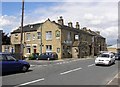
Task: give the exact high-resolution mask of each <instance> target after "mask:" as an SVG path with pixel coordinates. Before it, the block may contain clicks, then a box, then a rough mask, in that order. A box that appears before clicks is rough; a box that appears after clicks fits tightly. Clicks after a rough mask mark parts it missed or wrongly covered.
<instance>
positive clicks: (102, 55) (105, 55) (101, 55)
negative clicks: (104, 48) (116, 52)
mask: <svg viewBox="0 0 120 87" xmlns="http://www.w3.org/2000/svg"><path fill="white" fill-rule="evenodd" d="M99 57H107V58H109V54H100V56H99Z"/></svg>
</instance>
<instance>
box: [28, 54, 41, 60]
mask: <svg viewBox="0 0 120 87" xmlns="http://www.w3.org/2000/svg"><path fill="white" fill-rule="evenodd" d="M38 57H39V53H32V54H31V55H30V56H29V60H36V59H37V58H38Z"/></svg>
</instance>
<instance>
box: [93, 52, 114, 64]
mask: <svg viewBox="0 0 120 87" xmlns="http://www.w3.org/2000/svg"><path fill="white" fill-rule="evenodd" d="M113 63H115V56H114V54H113V53H108V52H107V53H102V54H100V55H99V56H98V57H97V58H96V59H95V64H96V65H98V64H102V65H111V64H113Z"/></svg>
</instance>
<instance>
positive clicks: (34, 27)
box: [11, 23, 43, 34]
mask: <svg viewBox="0 0 120 87" xmlns="http://www.w3.org/2000/svg"><path fill="white" fill-rule="evenodd" d="M42 24H43V23H37V24H29V25H26V26H24V27H23V32H32V31H37V29H38V28H39V27H40V26H41V25H42ZM20 32H21V28H18V29H16V30H14V31H13V32H11V34H14V33H20Z"/></svg>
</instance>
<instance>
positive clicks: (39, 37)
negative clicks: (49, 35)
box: [37, 32, 41, 40]
mask: <svg viewBox="0 0 120 87" xmlns="http://www.w3.org/2000/svg"><path fill="white" fill-rule="evenodd" d="M37 39H38V40H40V39H41V32H37Z"/></svg>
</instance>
